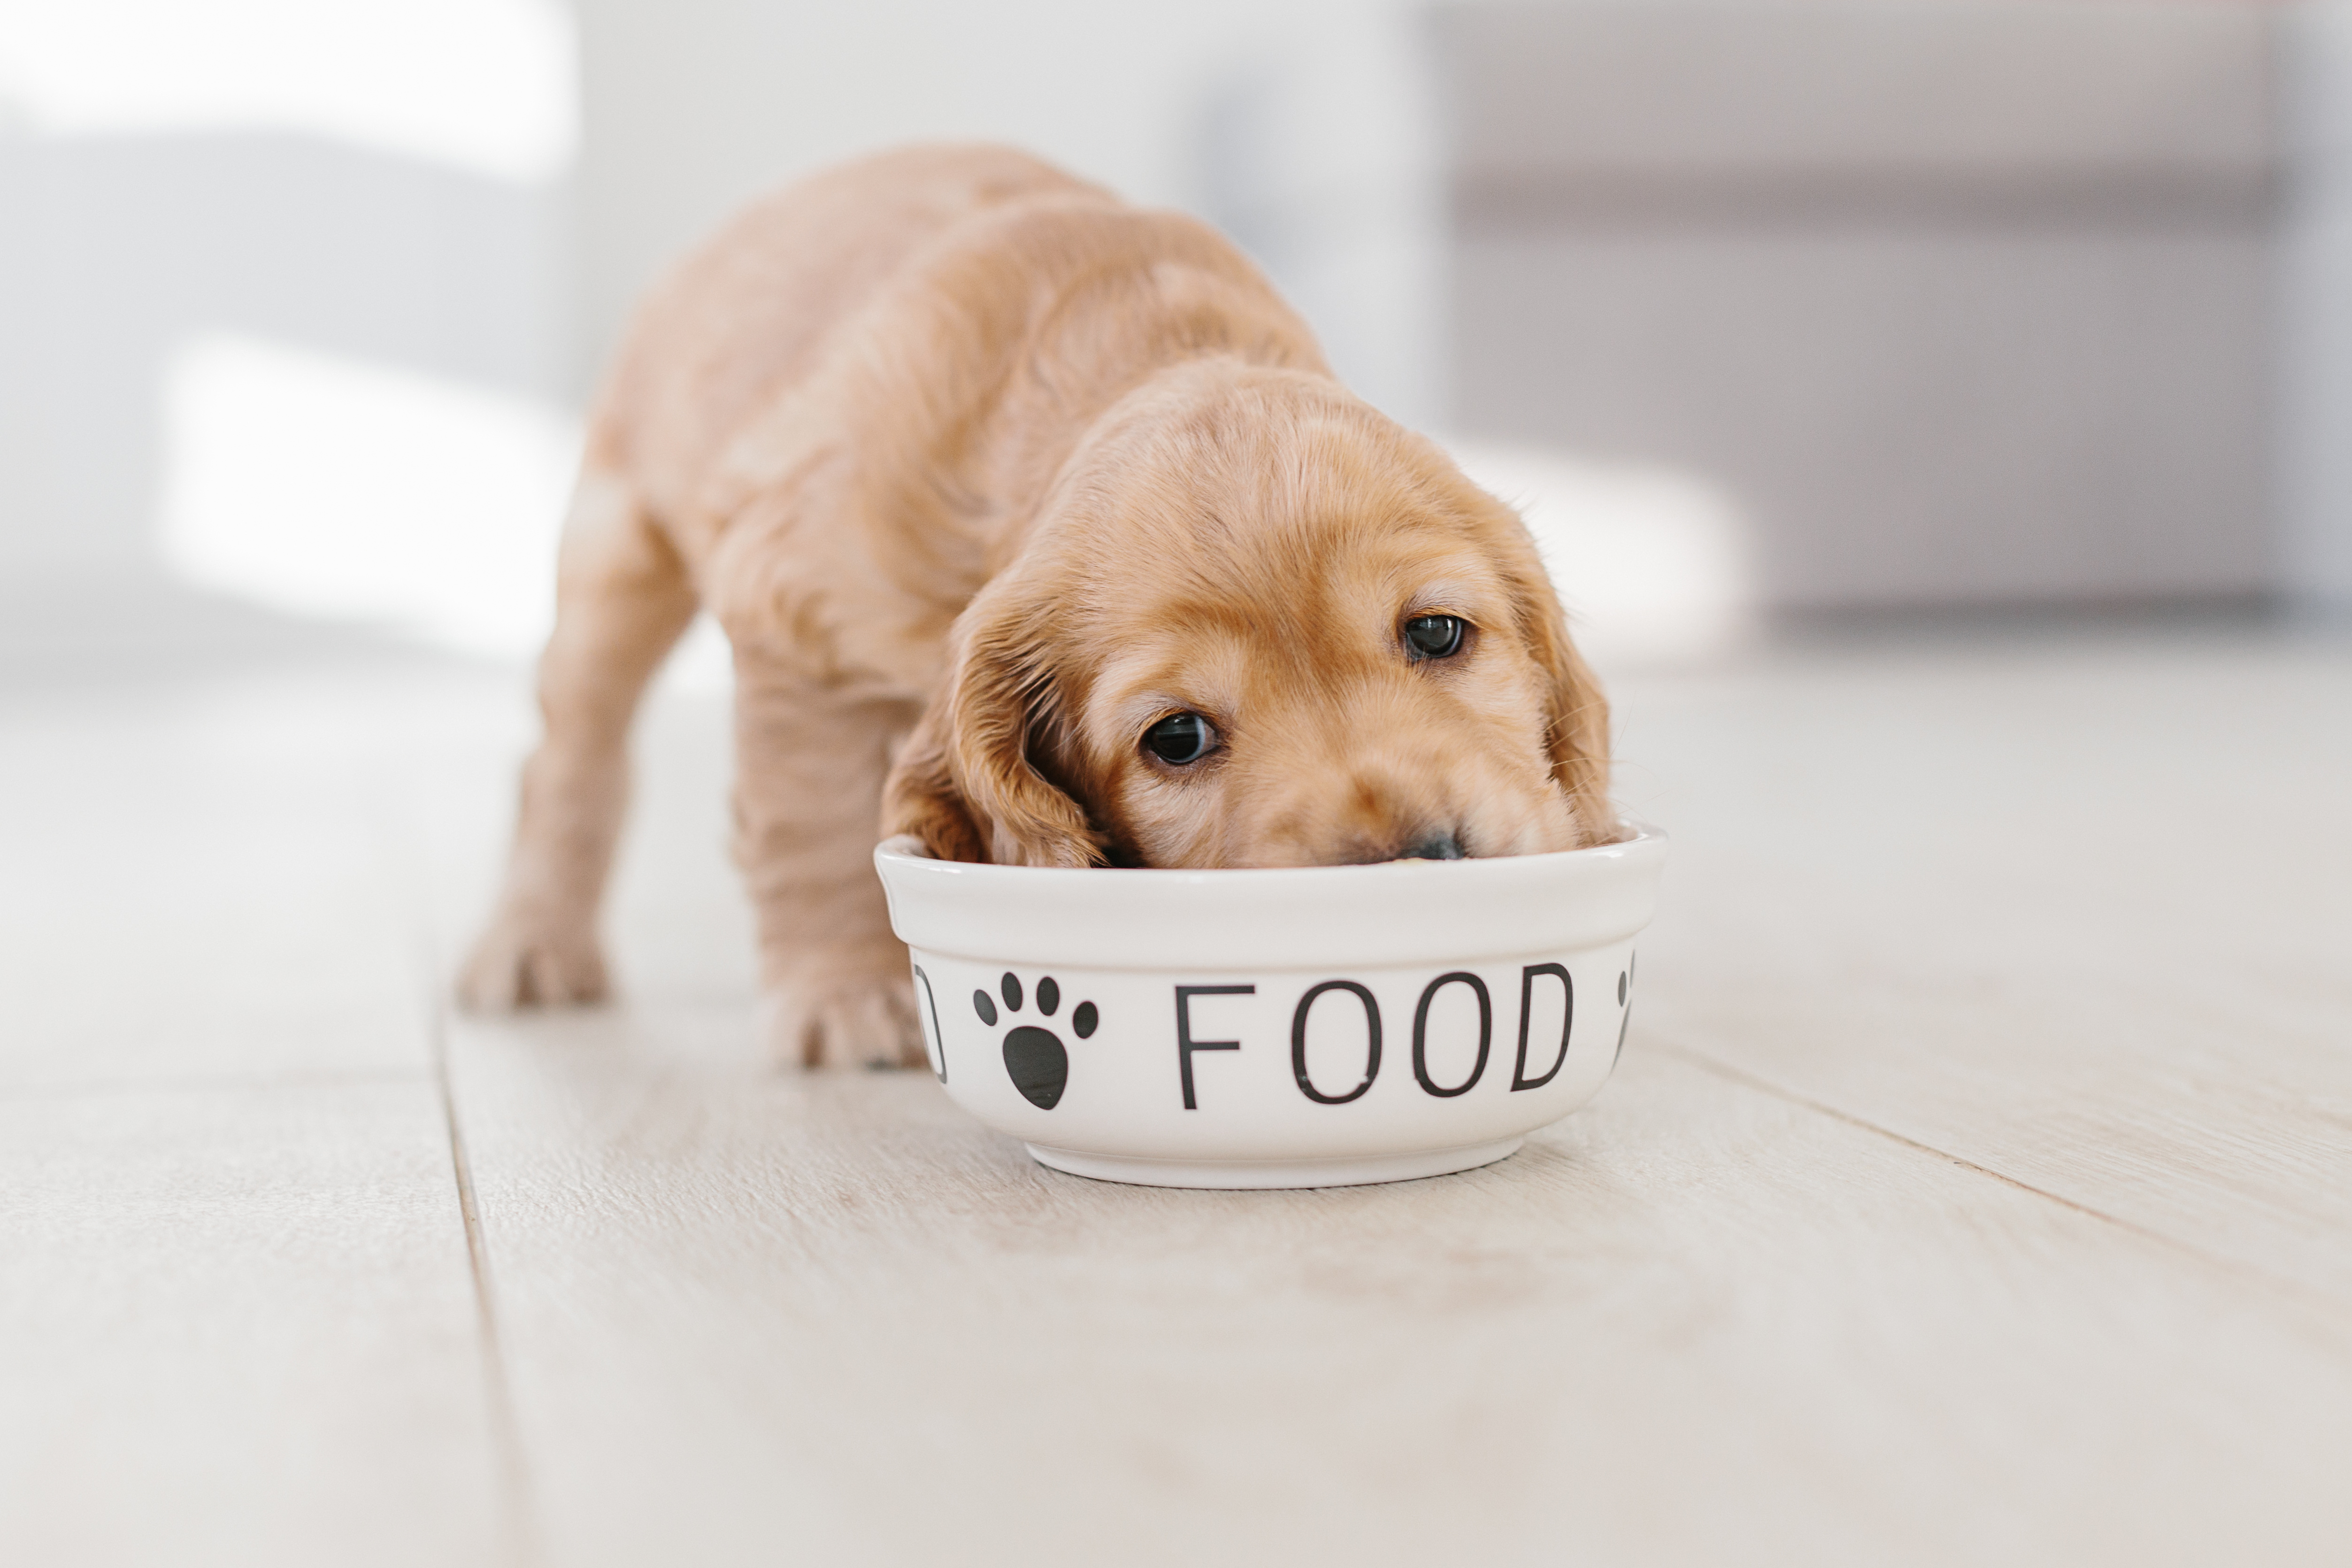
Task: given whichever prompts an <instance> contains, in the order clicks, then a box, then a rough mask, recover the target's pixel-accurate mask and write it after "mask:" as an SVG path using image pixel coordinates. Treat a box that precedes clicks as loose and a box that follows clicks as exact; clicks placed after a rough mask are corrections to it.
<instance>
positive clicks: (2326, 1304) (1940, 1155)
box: [1648, 1037, 2352, 1319]
mask: <svg viewBox="0 0 2352 1568" xmlns="http://www.w3.org/2000/svg"><path fill="white" fill-rule="evenodd" d="M1648 1046H1649V1048H1650V1049H1652V1050H1655V1051H1659V1052H1661V1053H1663V1054H1664V1055H1666V1056H1670V1057H1673V1058H1676V1059H1677V1060H1680V1061H1684V1062H1687V1063H1688V1064H1689V1065H1691V1066H1692V1067H1695V1068H1698V1069H1699V1070H1700V1071H1702V1072H1706V1073H1712V1074H1713V1075H1714V1076H1716V1077H1717V1078H1720V1079H1725V1080H1726V1081H1727V1082H1730V1083H1737V1084H1739V1085H1741V1086H1742V1087H1744V1088H1748V1089H1755V1090H1757V1091H1758V1092H1759V1093H1761V1094H1769V1095H1770V1096H1771V1097H1772V1098H1774V1099H1775V1100H1782V1101H1785V1102H1786V1103H1788V1104H1790V1105H1797V1106H1801V1107H1803V1108H1804V1109H1805V1110H1811V1111H1814V1112H1816V1113H1818V1114H1820V1115H1822V1116H1826V1117H1829V1118H1830V1119H1831V1120H1832V1121H1842V1122H1843V1123H1845V1124H1846V1125H1847V1126H1849V1127H1852V1128H1854V1129H1856V1130H1858V1131H1864V1132H1868V1133H1872V1134H1874V1135H1875V1136H1877V1137H1880V1138H1884V1139H1885V1140H1887V1141H1888V1142H1894V1143H1900V1144H1901V1145H1903V1147H1905V1148H1906V1149H1913V1150H1916V1151H1917V1152H1920V1153H1922V1154H1930V1155H1933V1156H1934V1157H1936V1158H1937V1159H1938V1160H1948V1161H1949V1162H1950V1163H1953V1164H1955V1165H1958V1166H1960V1167H1961V1168H1962V1169H1964V1170H1969V1171H1974V1172H1975V1173H1977V1174H1979V1175H1980V1176H1987V1177H1990V1178H1991V1179H1992V1180H1993V1181H1996V1182H1999V1183H2000V1184H2002V1185H2004V1186H2008V1187H2013V1188H2015V1189H2016V1190H2017V1191H2019V1192H2021V1193H2026V1194H2031V1195H2032V1196H2034V1197H2037V1198H2040V1199H2042V1201H2043V1202H2045V1203H2053V1204H2056V1205H2058V1206H2059V1207H2061V1208H2064V1209H2071V1210H2073V1211H2074V1213H2076V1214H2079V1215H2084V1217H2086V1218H2089V1219H2095V1220H2097V1221H2099V1222H2100V1223H2101V1224H2103V1225H2110V1226H2115V1227H2116V1229H2117V1230H2120V1231H2123V1232H2125V1233H2126V1234H2127V1235H2131V1236H2136V1237H2139V1238H2140V1239H2141V1240H2143V1241H2148V1242H2153V1243H2155V1244H2156V1245H2157V1246H2158V1247H2164V1248H2165V1249H2166V1250H2168V1251H2170V1252H2176V1253H2179V1255H2181V1256H2182V1257H2184V1258H2194V1259H2195V1260H2196V1261H2197V1262H2199V1263H2200V1264H2202V1265H2204V1266H2205V1267H2206V1268H2211V1269H2215V1270H2218V1271H2220V1272H2221V1273H2224V1274H2227V1275H2229V1276H2231V1278H2233V1279H2249V1280H2252V1281H2253V1282H2255V1283H2257V1284H2259V1285H2261V1286H2262V1287H2263V1288H2264V1289H2268V1290H2271V1291H2273V1292H2276V1293H2277V1294H2279V1295H2282V1296H2285V1297H2288V1298H2291V1299H2292V1300H2294V1301H2296V1302H2298V1303H2299V1304H2301V1305H2303V1306H2305V1307H2306V1308H2315V1309H2317V1310H2321V1311H2323V1312H2325V1313H2326V1315H2327V1316H2329V1317H2332V1318H2336V1319H2342V1318H2346V1317H2347V1316H2352V1304H2347V1303H2346V1302H2344V1301H2341V1300H2337V1299H2336V1297H2334V1296H2331V1295H2329V1294H2327V1293H2326V1291H2324V1290H2320V1289H2315V1288H2314V1287H2312V1286H2309V1285H2305V1284H2304V1283H2303V1282H2302V1281H2300V1280H2297V1279H2290V1278H2288V1277H2286V1276H2284V1275H2281V1274H2273V1273H2272V1272H2271V1271H2270V1270H2269V1269H2267V1268H2262V1267H2261V1266H2260V1265H2258V1264H2251V1263H2244V1262H2241V1261H2239V1260H2238V1259H2236V1258H2224V1257H2222V1256H2221V1255H2219V1254H2217V1253H2212V1252H2208V1251H2206V1250H2205V1249H2204V1248H2203V1247H2199V1246H2197V1245H2196V1244H2195V1243H2194V1242H2188V1241H2183V1240H2181V1239H2180V1238H2179V1237H2172V1236H2167V1235H2165V1234H2164V1233H2163V1232H2162V1231H2159V1230H2151V1229H2149V1228H2148V1227H2147V1226H2144V1225H2140V1224H2138V1223H2137V1222H2135V1221H2132V1220H2127V1219H2125V1218H2123V1217H2122V1216H2121V1215H2112V1214H2108V1213H2106V1212H2105V1210H2103V1209H2096V1208H2093V1207H2092V1206H2091V1205H2088V1204H2085V1203H2083V1202H2081V1201H2079V1200H2077V1199H2074V1198H2070V1197H2067V1196H2066V1195H2064V1194H2062V1193H2053V1192H2052V1191H2050V1190H2049V1189H2048V1188H2047V1187H2037V1186H2035V1185H2034V1184H2032V1183H2031V1182H2026V1181H2021V1180H2019V1179H2018V1178H2017V1177H2015V1176H2012V1175H2011V1174H2009V1173H2007V1172H2005V1171H1996V1170H1994V1169H1993V1168H1992V1167H1991V1166H1990V1165H1986V1164H1982V1163H1979V1162H1977V1161H1975V1160H1971V1159H1969V1157H1968V1156H1967V1155H1965V1154H1955V1153H1953V1152H1951V1151H1950V1150H1948V1149H1938V1148H1937V1147H1936V1146H1935V1145H1934V1144H1933V1143H1923V1142H1920V1141H1919V1140H1918V1139H1916V1138H1913V1137H1909V1136H1907V1135H1906V1134H1904V1133H1901V1132H1897V1131H1895V1130H1894V1129H1893V1128H1891V1127H1882V1126H1880V1125H1879V1124H1878V1123H1877V1122H1875V1121H1870V1120H1868V1119H1867V1118H1864V1117H1861V1116H1857V1115H1855V1114H1854V1113H1853V1112H1852V1111H1848V1110H1839V1109H1838V1108H1837V1107H1836V1106H1834V1105H1827V1104H1824V1103H1822V1101H1820V1100H1814V1099H1811V1097H1809V1096H1806V1095H1802V1094H1800V1093H1798V1092H1796V1091H1795V1090H1794V1089H1786V1088H1783V1087H1782V1086H1781V1085H1780V1084H1776V1083H1774V1082H1772V1081H1771V1080H1770V1079H1764V1078H1759V1077H1757V1076H1756V1075H1754V1074H1753V1073H1749V1072H1747V1071H1744V1070H1742V1069H1741V1068H1736V1067H1733V1066H1731V1065H1730V1064H1729V1063H1727V1062H1722V1061H1717V1059H1715V1058H1713V1057H1710V1056H1708V1055H1706V1053H1705V1052H1703V1051H1697V1050H1694V1049H1692V1048H1691V1047H1688V1046H1684V1045H1676V1044H1675V1043H1673V1042H1671V1041H1667V1040H1660V1039H1656V1038H1654V1037H1653V1038H1652V1039H1651V1040H1650V1041H1649V1042H1648Z"/></svg>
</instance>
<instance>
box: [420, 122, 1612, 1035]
mask: <svg viewBox="0 0 2352 1568" xmlns="http://www.w3.org/2000/svg"><path fill="white" fill-rule="evenodd" d="M558 578H559V583H558V615H557V621H556V626H555V631H554V634H553V636H552V637H551V639H550V640H549V643H548V646H547V650H546V653H545V655H544V657H543V658H542V659H541V665H540V702H541V710H542V712H543V714H544V717H545V721H546V735H545V739H544V740H543V741H542V742H541V745H540V747H539V749H538V751H537V752H535V753H534V754H533V755H532V757H531V758H530V762H529V763H528V764H527V765H526V766H525V768H524V770H523V781H522V804H521V813H520V820H519V824H518V826H517V830H516V836H515V843H514V849H513V856H512V860H511V863H510V866H509V872H508V877H507V882H506V888H505V891H504V893H503V895H502V897H501V899H500V901H499V907H498V911H497V913H496V915H495V917H494V918H493V919H492V921H491V922H490V925H489V928H488V931H487V932H486V933H485V934H484V935H483V937H482V938H481V940H480V942H479V944H478V947H477V948H476V949H475V951H474V953H473V955H472V957H471V959H470V960H469V961H468V963H467V966H466V969H465V972H464V974H463V976H462V977H461V981H460V991H461V995H462V997H463V999H464V1000H466V1001H467V1002H468V1003H470V1004H471V1005H474V1006H476V1007H478V1008H482V1009H503V1008H509V1007H515V1006H525V1005H534V1004H549V1003H569V1002H585V1001H591V1000H594V999H596V998H599V997H601V996H603V995H604V992H605V976H604V962H603V959H602V956H601V954H600V952H599V950H598V945H597V939H596V930H595V928H596V910H597V905H598V902H599V900H600V898H601V896H602V893H603V890H604V880H605V874H606V871H607V868H609V866H610V864H611V861H612V855H613V847H614V839H615V837H616V836H617V835H618V832H619V829H620V824H621V817H622V812H623V806H624V804H625V794H626V772H627V769H626V758H625V743H626V738H627V731H628V727H629V721H630V716H631V713H632V711H633V710H634V709H635V706H636V703H637V700H638V698H639V696H640V694H641V693H642V692H643V691H644V689H645V686H646V681H647V679H649V678H650V677H651V676H652V675H653V673H654V671H655V669H656V667H657V666H658V665H659V663H660V662H661V660H662V658H663V657H664V656H665V654H667V651H668V650H669V648H670V647H671V645H672V644H673V643H674V642H675V641H676V640H677V637H678V636H679V634H680V633H681V632H683V631H684V630H685V629H686V626H687V625H688V621H689V620H691V619H692V617H693V616H694V614H695V612H696V609H697V607H698V606H700V607H704V608H708V609H709V611H710V612H711V614H712V615H713V616H715V617H716V619H717V620H718V622H719V625H720V626H721V627H722V628H723V629H724V630H725V631H726V633H727V636H728V637H729V640H730V643H731V645H732V647H733V650H734V661H735V683H736V686H735V704H736V712H735V725H736V753H737V754H736V767H737V781H736V788H735V846H734V847H735V853H736V856H737V858H738V860H739V861H740V865H741V867H742V868H743V872H744V875H745V877H746V879H747V881H748V884H749V888H750V891H751V898H752V900H753V903H754V904H755V906H756V909H757V912H758V920H759V939H760V973H761V984H762V986H763V989H764V991H765V994H766V1003H767V1017H768V1023H767V1027H768V1028H769V1030H770V1031H771V1034H772V1042H773V1044H774V1046H775V1047H776V1048H777V1049H778V1051H779V1052H780V1053H781V1054H782V1055H783V1056H784V1057H786V1058H790V1059H793V1060H797V1061H800V1062H803V1063H806V1064H810V1065H816V1064H820V1063H839V1064H845V1063H868V1064H878V1063H898V1062H919V1061H920V1060H921V1059H922V1048H921V1044H920V1038H919V1035H918V1034H917V1031H916V1026H915V1022H914V1014H913V1005H912V996H911V993H910V990H909V983H908V971H907V961H906V954H905V950H904V949H903V948H902V947H901V946H900V945H899V944H898V942H896V941H895V940H894V939H893V938H892V936H891V934H890V929H889V921H888V918H887V912H886V910H885V908H884V904H883V899H882V891H881V888H880V886H879V885H878V883H877V880H876V879H875V876H874V873H873V869H872V866H871V859H870V858H871V854H872V851H873V847H874V844H875V841H876V837H877V827H878V829H879V832H880V833H881V834H884V835H889V834H898V833H910V834H913V835H915V836H916V837H918V838H919V839H920V840H921V841H922V843H923V845H924V846H925V847H927V848H928V850H929V853H931V854H933V855H935V856H940V857H942V858H953V859H962V860H986V861H993V862H997V863H1001V864H1008V865H1023V866H1102V865H1117V866H1307V865H1322V864H1331V863H1341V862H1354V861H1375V860H1387V859H1393V858H1400V857H1411V856H1417V857H1425V858H1441V859H1443V858H1458V857H1463V856H1488V855H1520V854H1528V853H1533V852H1537V851H1541V850H1551V849H1566V848H1571V847H1576V846H1579V845H1583V844H1589V843H1593V842H1598V841H1601V840H1604V839H1606V838H1607V837H1609V835H1610V832H1611V822H1612V816H1611V813H1610V810H1609V807H1608V805H1607V800H1606V795H1607V774H1608V761H1607V745H1608V714H1607V709H1606V706H1605V704H1604V702H1603V700H1602V698H1601V692H1600V690H1599V689H1598V688H1597V687H1596V685H1595V684H1594V682H1593V680H1592V678H1591V675H1590V674H1589V673H1588V672H1587V670H1586V668H1585V667H1584V665H1583V663H1582V661H1581V660H1580V658H1578V656H1577V653H1576V651H1575V649H1574V647H1572V646H1571V645H1570V641H1569V636H1568V631H1567V627H1566V625H1565V622H1564V621H1563V618H1562V616H1561V614H1560V608H1559V602H1558V600H1557V599H1556V598H1555V596H1554V595H1553V592H1552V588H1551V584H1550V583H1549V580H1548V579H1547V578H1546V576H1545V574H1544V570H1543V567H1542V565H1541V564H1540V563H1539V562H1538V558H1537V554H1536V551H1535V548H1534V546H1533V544H1532V543H1531V542H1530V541H1529V539H1528V533H1527V530H1526V529H1525V527H1524V526H1523V525H1522V524H1521V523H1520V521H1519V520H1518V519H1517V517H1516V516H1515V515H1514V514H1513V513H1512V512H1511V511H1510V510H1508V509H1507V508H1506V507H1504V506H1503V505H1502V504H1500V503H1499V502H1497V501H1496V500H1494V499H1493V498H1492V497H1490V496H1488V495H1486V494H1485V493H1483V492H1482V491H1480V490H1479V489H1477V488H1476V487H1475V486H1474V485H1472V484H1471V483H1470V482H1469V481H1468V480H1467V479H1465V478H1464V477H1463V475H1462V474H1461V472H1460V471H1459V470H1458V469H1457V468H1455V467H1454V464H1453V463H1452V462H1451V461H1450V460H1448V459H1447V458H1446V457H1445V455H1444V453H1443V452H1441V451H1440V450H1439V449H1438V448H1437V447H1435V446H1434V445H1433V444H1432V443H1430V442H1429V441H1426V440H1424V439H1423V438H1422V437H1418V436H1415V435H1412V434H1411V433H1409V432H1407V431H1405V430H1403V429H1402V428H1400V427H1399V426H1396V425H1395V424H1393V423H1391V421H1390V420H1388V419H1386V418H1384V417H1382V416H1381V415H1380V414H1379V413H1377V412H1376V411H1374V410H1373V409H1371V408H1370V407H1369V406H1367V405H1365V404H1363V403H1362V402H1360V400H1358V399H1357V398H1356V397H1354V396H1352V395H1350V394H1349V392H1348V391H1347V390H1346V389H1345V388H1344V387H1342V386H1340V385H1339V383H1338V382H1337V381H1335V380H1333V379H1332V376H1331V373H1330V372H1329V370H1328V368H1327V367H1326V366H1325V364H1324V363H1323V359H1322V356H1321V353H1319V351H1318V349H1317V347H1316V343H1315V340H1314V338H1313V336H1312V334H1311V333H1310V332H1309V331H1307V326H1306V324H1305V323H1304V322H1302V321H1300V320H1299V319H1298V317H1297V315H1296V314H1294V313H1293V312H1292V311H1291V310H1290V309H1289V308H1288V307H1287V306H1286V305H1285V304H1284V303H1283V301H1282V300H1281V299H1280V298H1278V297H1277V296H1276V293H1275V292H1274V290H1273V289H1272V288H1270V287H1269V286H1268V285H1267V283H1266V281H1265V279H1264V278H1263V277H1261V276H1260V275H1259V273H1258V271H1257V270H1256V268H1255V267H1253V266H1252V265H1251V264H1250V263H1249V261H1248V260H1246V259H1245V258H1244V257H1243V256H1242V255H1241V253H1240V252H1239V251H1237V250H1236V249H1235V248H1234V247H1233V246H1232V245H1231V244H1229V243H1228V242H1227V241H1225V240H1224V239H1223V237H1220V236H1219V235H1217V234H1216V233H1215V232H1214V231H1213V230H1212V229H1210V228H1208V227H1206V226H1203V225H1202V224H1200V223H1197V222H1194V221H1193V220H1192V219H1190V218H1186V217H1182V216H1176V215H1174V214H1170V213H1161V212H1147V211H1139V210H1138V209H1135V208H1132V207H1129V206H1126V205H1122V204H1121V203H1119V202H1118V200H1117V199H1116V198H1114V197H1112V196H1111V195H1108V193H1106V192H1104V191H1101V190H1099V189H1097V188H1096V187H1094V186H1092V185H1088V184H1084V183H1082V182H1080V181H1078V180H1076V179H1073V178H1071V177H1070V176H1068V175H1066V174H1062V173H1060V172H1058V171H1056V170H1055V169H1053V168H1051V167H1048V166H1047V165H1045V164H1044V163H1038V162H1036V161H1035V160H1034V159H1031V158H1028V157H1025V156H1024V155H1022V154H1020V153H1013V152H1010V151H1004V150H999V149H991V148H919V149H911V150H907V151H902V152H897V153H887V154H885V155H882V156H880V157H877V158H873V159H870V160H868V161H866V162H863V163H856V164H852V165H850V166H847V167H845V168H842V169H839V170H836V171H835V172H833V173H830V174H823V175H820V176H818V177H816V178H814V179H813V180H810V181H808V182H806V183H804V184H801V185H798V186H795V187H793V188H792V189H790V190H787V191H785V192H783V193H782V195H777V196H775V197H773V198H772V199H770V200H769V201H767V202H765V203H764V204H762V205H758V206H755V207H753V208H752V209H751V210H750V211H749V212H747V213H746V214H744V215H743V216H741V217H740V218H739V219H737V220H736V221H735V223H734V224H733V225H732V226H730V227H729V228H727V229H725V230H724V231H722V232H721V233H720V234H719V236H718V237H717V238H716V239H714V240H713V241H712V242H710V244H709V245H708V246H707V247H705V248H703V249H702V250H701V251H700V252H698V254H696V255H694V256H692V257H691V258H688V260H687V261H686V262H685V263H684V264H683V265H682V266H680V267H679V268H677V271H676V272H675V273H674V274H673V275H672V276H671V277H670V278H669V279H667V282H666V283H664V284H663V285H662V286H661V287H660V288H659V289H656V292H655V293H654V294H653V296H652V297H651V299H650V300H648V301H647V302H646V305H645V307H644V308H643V310H642V312H641V314H640V316H639V317H638V319H637V321H636V322H635V326H634V328H633V330H632V331H631V333H630V335H629V337H628V340H627V342H626V343H625V346H624V348H623V350H622V353H621V355H620V358H619V361H618V363H617V365H616V367H615V369H614V372H613V374H612V377H611V380H610V382H609V384H607V385H606V387H605V388H604V392H603V395H602V396H601V397H600V399H599V401H598V404H597V406H596V408H595V411H594V413H593V418H592V421H591V424H590V427H589V433H588V442H587V451H586V457H585V460H584V462H583V472H582V474H581V478H580V484H579V489H578V493H577V496H576V499H575V500H574V502H573V505H572V512H571V514H570V516H569V518H568V520H567V521H566V523H565V526H564V531H563V541H562V552H561V559H560V563H559V568H558ZM1402 918H1409V912H1407V914H1406V915H1405V916H1404V917H1402Z"/></svg>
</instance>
